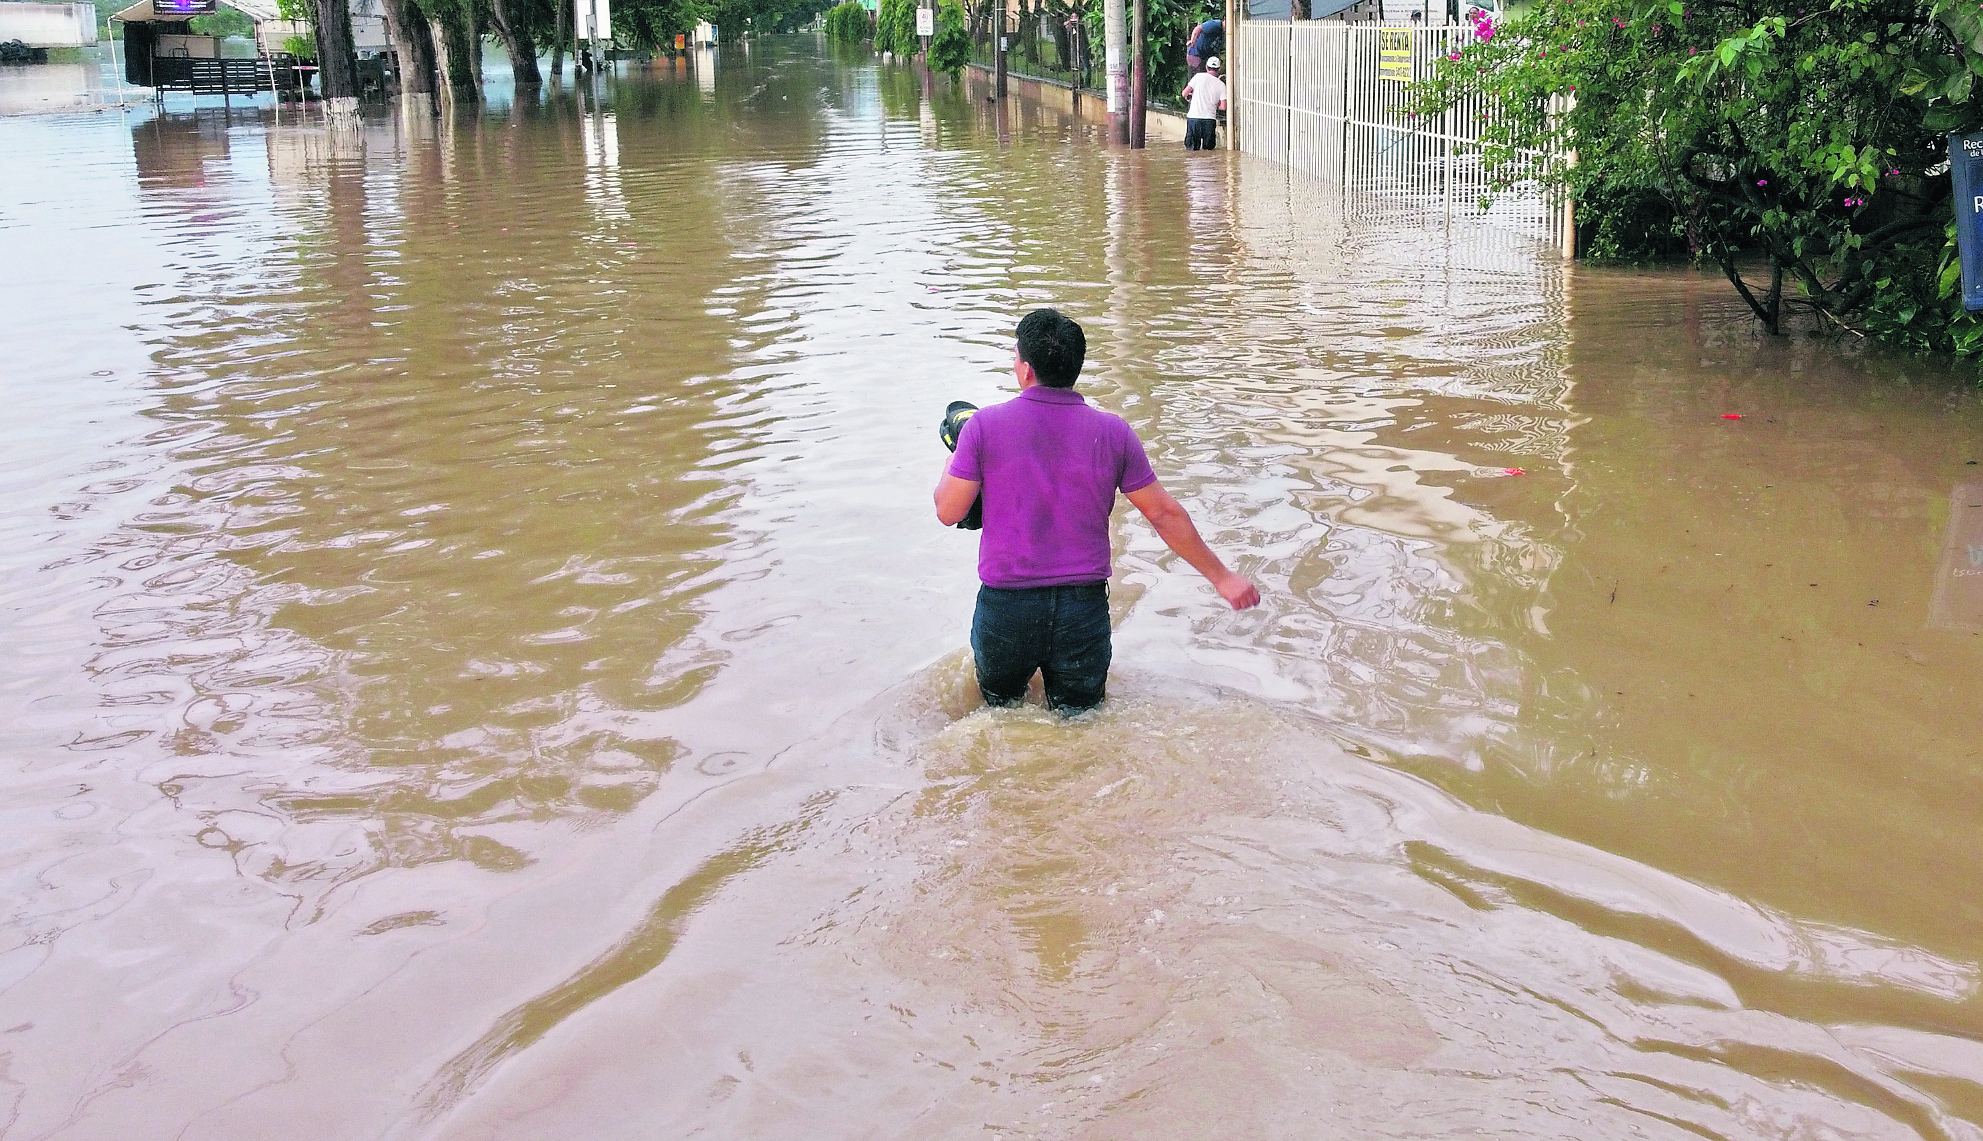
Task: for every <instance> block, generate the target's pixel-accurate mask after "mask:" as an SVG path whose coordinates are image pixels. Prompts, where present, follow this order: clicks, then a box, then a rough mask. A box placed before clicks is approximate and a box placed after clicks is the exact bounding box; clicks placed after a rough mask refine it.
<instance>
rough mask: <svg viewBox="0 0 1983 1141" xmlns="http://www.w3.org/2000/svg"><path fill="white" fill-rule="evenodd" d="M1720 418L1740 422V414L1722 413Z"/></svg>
mask: <svg viewBox="0 0 1983 1141" xmlns="http://www.w3.org/2000/svg"><path fill="white" fill-rule="evenodd" d="M1721 418H1722V419H1724V420H1740V419H1741V418H1742V413H1740V412H1723V413H1722V414H1721Z"/></svg>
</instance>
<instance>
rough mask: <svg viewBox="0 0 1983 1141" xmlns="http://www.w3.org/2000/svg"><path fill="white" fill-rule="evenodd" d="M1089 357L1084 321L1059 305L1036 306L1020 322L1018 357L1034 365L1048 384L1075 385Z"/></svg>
mask: <svg viewBox="0 0 1983 1141" xmlns="http://www.w3.org/2000/svg"><path fill="white" fill-rule="evenodd" d="M1087 357H1088V336H1087V334H1085V333H1083V332H1082V331H1081V324H1080V322H1078V321H1075V320H1074V319H1073V318H1071V317H1065V316H1062V315H1061V313H1060V311H1059V310H1057V309H1035V310H1033V311H1032V312H1031V313H1028V314H1026V316H1025V317H1023V318H1021V319H1020V322H1019V359H1020V360H1022V361H1025V362H1026V363H1027V364H1029V365H1032V366H1033V371H1034V372H1036V373H1038V374H1039V377H1040V383H1041V384H1044V385H1046V386H1047V387H1048V388H1073V387H1074V382H1075V380H1076V379H1077V378H1079V377H1080V375H1081V362H1082V361H1084V360H1086V359H1087Z"/></svg>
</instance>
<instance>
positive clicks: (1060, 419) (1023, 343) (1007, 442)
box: [936, 309, 1260, 714]
mask: <svg viewBox="0 0 1983 1141" xmlns="http://www.w3.org/2000/svg"><path fill="white" fill-rule="evenodd" d="M1087 353H1088V341H1087V338H1086V336H1084V335H1083V334H1082V332H1081V326H1080V325H1078V324H1076V323H1075V322H1073V321H1072V320H1069V319H1068V318H1066V317H1063V316H1061V315H1060V314H1059V313H1057V312H1055V311H1054V310H1052V309H1035V310H1034V311H1033V312H1031V313H1028V314H1026V317H1025V319H1024V320H1022V321H1020V322H1019V338H1018V345H1017V348H1016V349H1015V351H1014V352H1013V360H1012V372H1013V375H1014V376H1015V377H1017V378H1018V380H1019V395H1018V396H1017V397H1016V398H1014V399H1012V400H1008V401H1006V402H1005V403H1003V404H995V405H993V406H991V407H990V408H986V409H983V410H981V411H979V412H977V413H976V414H975V415H973V416H972V417H971V418H970V419H969V420H966V421H965V422H964V428H963V431H962V432H961V433H960V434H959V436H958V440H957V454H956V455H954V456H952V457H951V460H950V467H949V469H948V470H946V471H945V472H944V475H943V479H942V480H941V481H940V482H939V483H938V484H937V485H936V517H937V518H938V519H940V520H942V521H943V523H944V524H945V525H946V526H949V525H952V524H955V523H957V522H958V521H959V520H961V519H963V518H964V516H965V515H966V514H967V513H968V512H969V511H970V510H971V504H972V503H973V502H975V501H976V500H977V498H978V495H979V493H980V491H981V490H982V492H983V494H984V534H983V535H982V536H981V537H980V538H979V540H978V578H979V579H980V580H981V581H982V582H983V584H984V585H983V586H982V587H981V588H980V589H979V590H978V611H977V614H976V616H975V617H973V618H972V620H971V654H972V657H973V658H975V659H976V661H977V666H978V690H979V692H981V693H983V694H984V698H985V704H987V705H1017V704H1019V702H1020V700H1021V699H1022V698H1024V697H1025V696H1026V685H1027V683H1028V682H1030V681H1031V680H1032V679H1033V671H1035V670H1038V671H1040V673H1041V675H1042V677H1043V680H1044V681H1045V682H1046V690H1047V704H1048V706H1050V707H1051V708H1053V709H1054V710H1056V711H1057V712H1060V713H1064V714H1073V713H1080V712H1083V711H1085V710H1088V709H1092V708H1094V707H1095V706H1096V705H1099V704H1101V701H1102V696H1103V689H1104V687H1105V686H1106V684H1107V682H1108V673H1109V656H1110V646H1109V586H1108V580H1109V569H1110V567H1109V511H1110V509H1111V508H1113V507H1114V506H1115V493H1116V492H1117V491H1121V492H1122V493H1123V494H1124V495H1126V496H1128V497H1129V502H1130V503H1131V504H1133V505H1134V506H1135V507H1136V509H1137V510H1138V511H1141V512H1142V513H1143V516H1144V518H1146V519H1148V520H1149V521H1150V524H1151V526H1153V527H1155V528H1156V529H1157V534H1158V535H1160V536H1162V537H1163V540H1164V542H1165V543H1168V544H1169V545H1170V549H1171V550H1173V551H1176V552H1177V553H1178V554H1179V555H1180V556H1182V557H1183V559H1184V561H1185V562H1188V563H1190V564H1191V565H1192V567H1193V568H1194V569H1196V570H1197V571H1198V573H1199V574H1202V575H1204V576H1205V578H1206V579H1207V580H1208V581H1210V582H1211V584H1212V585H1213V587H1215V588H1217V590H1218V592H1219V596H1220V597H1221V598H1224V599H1225V600H1226V602H1227V603H1228V604H1230V605H1231V606H1232V608H1233V609H1234V610H1244V609H1246V608H1247V607H1249V606H1254V605H1257V604H1258V603H1259V601H1260V592H1259V591H1258V590H1255V589H1254V588H1253V584H1252V583H1250V582H1248V581H1246V580H1245V579H1244V578H1241V577H1240V576H1239V575H1236V574H1234V573H1233V572H1232V571H1230V570H1227V569H1226V565H1225V564H1224V563H1222V562H1220V561H1219V557H1218V556H1217V555H1214V554H1213V553H1212V551H1211V549H1210V548H1209V547H1207V546H1206V545H1205V540H1204V539H1202V538H1200V537H1199V535H1198V528H1197V527H1195V526H1193V525H1192V523H1191V516H1190V515H1188V514H1187V513H1186V512H1185V510H1184V508H1183V507H1181V506H1179V505H1178V502H1177V500H1175V499H1172V498H1171V497H1170V494H1169V493H1168V492H1166V491H1165V490H1164V489H1163V488H1162V487H1161V486H1159V485H1158V483H1157V476H1156V473H1154V472H1152V471H1151V470H1150V460H1149V457H1148V456H1146V455H1145V454H1144V452H1143V441H1141V440H1139V439H1137V438H1136V432H1135V430H1134V429H1132V428H1130V426H1129V425H1128V424H1127V423H1126V422H1124V420H1123V419H1122V417H1120V416H1117V415H1115V414H1114V413H1110V412H1103V411H1100V410H1098V409H1094V408H1090V407H1088V403H1087V401H1085V400H1083V399H1082V398H1081V396H1080V394H1079V393H1076V392H1075V391H1074V381H1075V379H1076V378H1077V377H1079V376H1080V375H1081V362H1082V360H1083V359H1084V358H1085V357H1086V356H1087Z"/></svg>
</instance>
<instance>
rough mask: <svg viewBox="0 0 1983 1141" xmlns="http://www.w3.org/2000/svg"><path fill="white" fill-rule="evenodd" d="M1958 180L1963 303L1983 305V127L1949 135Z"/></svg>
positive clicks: (1957, 220)
mask: <svg viewBox="0 0 1983 1141" xmlns="http://www.w3.org/2000/svg"><path fill="white" fill-rule="evenodd" d="M1949 176H1950V177H1951V178H1953V179H1954V180H1955V244H1956V249H1957V251H1958V252H1960V253H1961V255H1962V307H1963V308H1964V309H1967V310H1969V311H1970V312H1972V313H1974V312H1975V311H1977V310H1978V309H1983V131H1978V132H1976V133H1975V134H1973V135H1950V136H1949Z"/></svg>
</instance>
